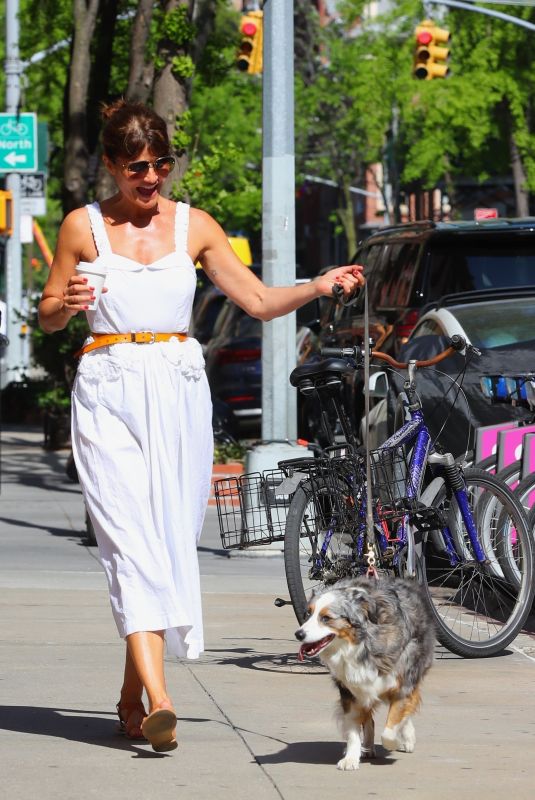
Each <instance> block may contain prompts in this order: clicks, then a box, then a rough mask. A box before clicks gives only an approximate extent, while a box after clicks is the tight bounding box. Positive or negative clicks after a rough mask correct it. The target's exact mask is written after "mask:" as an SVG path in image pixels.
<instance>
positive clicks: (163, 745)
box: [141, 700, 178, 753]
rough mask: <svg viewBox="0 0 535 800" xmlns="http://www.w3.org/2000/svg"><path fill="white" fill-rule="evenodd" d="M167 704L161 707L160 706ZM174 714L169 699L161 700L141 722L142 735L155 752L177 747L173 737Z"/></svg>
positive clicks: (163, 751) (174, 726)
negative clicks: (157, 706)
mask: <svg viewBox="0 0 535 800" xmlns="http://www.w3.org/2000/svg"><path fill="white" fill-rule="evenodd" d="M164 705H165V706H169V707H168V708H162V706H164ZM175 728H176V714H175V712H174V711H173V710H172V705H171V702H170V701H169V700H163V701H162V702H161V703H160V707H159V708H156V709H155V710H154V711H153V712H152V713H151V714H149V716H148V717H145V719H144V720H143V722H142V724H141V730H142V732H143V735H144V736H145V738H146V739H148V740H149V742H150V743H151V745H152V749H153V750H155V751H156V753H165V752H167V751H168V750H175V749H176V748H177V747H178V743H177V740H176V738H175Z"/></svg>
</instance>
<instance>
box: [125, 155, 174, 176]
mask: <svg viewBox="0 0 535 800" xmlns="http://www.w3.org/2000/svg"><path fill="white" fill-rule="evenodd" d="M121 166H122V168H123V169H126V171H127V172H128V173H129V174H130V175H143V174H144V173H145V172H148V171H149V169H150V168H151V167H152V168H153V170H154V171H155V172H158V173H160V175H168V174H169V173H170V172H171V170H172V169H173V167H174V166H175V159H174V158H173V156H161V157H160V158H157V159H156V161H131V162H130V164H121Z"/></svg>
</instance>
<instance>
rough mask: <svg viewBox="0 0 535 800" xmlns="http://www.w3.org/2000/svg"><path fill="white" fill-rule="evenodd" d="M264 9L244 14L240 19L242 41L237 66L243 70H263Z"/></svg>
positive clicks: (250, 71) (256, 71)
mask: <svg viewBox="0 0 535 800" xmlns="http://www.w3.org/2000/svg"><path fill="white" fill-rule="evenodd" d="M262 21H263V12H262V11H249V13H248V14H242V17H241V21H240V33H241V37H242V38H241V42H240V47H239V50H238V55H237V58H236V66H237V67H238V69H239V70H241V71H242V72H249V73H251V74H253V73H258V72H262Z"/></svg>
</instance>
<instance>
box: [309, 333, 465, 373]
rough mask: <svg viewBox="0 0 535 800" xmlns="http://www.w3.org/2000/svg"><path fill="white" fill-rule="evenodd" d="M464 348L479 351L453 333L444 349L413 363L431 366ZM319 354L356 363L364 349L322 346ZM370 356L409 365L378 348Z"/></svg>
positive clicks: (362, 355) (396, 364) (362, 358)
mask: <svg viewBox="0 0 535 800" xmlns="http://www.w3.org/2000/svg"><path fill="white" fill-rule="evenodd" d="M465 348H468V349H470V350H472V351H473V352H474V353H476V354H479V353H480V351H479V350H477V348H475V347H473V346H472V345H471V344H469V343H468V342H467V341H466V339H465V338H464V336H459V334H455V336H452V337H451V339H450V345H449V347H447V348H446V349H445V350H442V352H440V353H437V355H436V356H433V358H427V359H424V360H422V361H415V362H413V363H414V364H415V365H416V366H417V367H432V366H434V365H435V364H439V363H440V362H441V361H444V359H445V358H448V357H449V356H451V355H453V353H458V352H460V351H461V350H464V349H465ZM321 354H322V355H323V356H326V357H333V358H347V357H350V358H355V359H356V361H357V362H358V363H361V362H362V361H363V360H364V350H363V349H362V347H359V346H358V345H355V346H354V347H324V348H322V351H321ZM370 358H378V359H380V360H381V361H386V362H387V364H390V366H392V367H396V369H407V367H408V366H409V362H408V361H396V359H395V358H393V357H392V356H390V355H388V353H382V352H381V351H380V350H372V351H371V352H370Z"/></svg>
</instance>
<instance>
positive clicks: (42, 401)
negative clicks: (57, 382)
mask: <svg viewBox="0 0 535 800" xmlns="http://www.w3.org/2000/svg"><path fill="white" fill-rule="evenodd" d="M37 405H38V407H39V408H40V409H41V410H42V411H52V412H62V411H68V410H69V409H70V407H71V397H70V394H68V393H67V392H66V390H65V387H63V386H55V387H54V388H53V389H49V390H48V391H46V392H42V393H41V394H40V395H39V396H38V398H37Z"/></svg>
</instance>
